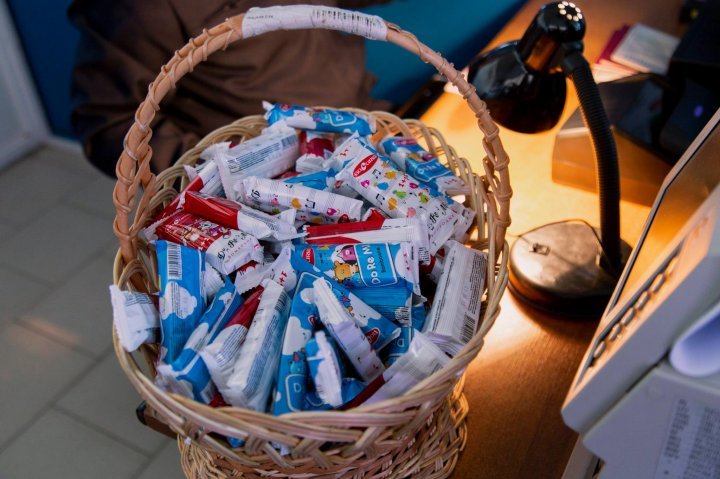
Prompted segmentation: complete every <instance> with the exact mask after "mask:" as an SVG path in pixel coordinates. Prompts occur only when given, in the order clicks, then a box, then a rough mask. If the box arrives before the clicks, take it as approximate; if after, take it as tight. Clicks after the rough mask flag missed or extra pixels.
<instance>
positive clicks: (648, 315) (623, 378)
mask: <svg viewBox="0 0 720 479" xmlns="http://www.w3.org/2000/svg"><path fill="white" fill-rule="evenodd" d="M719 184H720V110H718V112H716V113H715V115H714V116H713V117H712V119H711V120H710V121H709V122H708V124H707V125H706V127H705V128H704V129H703V131H702V132H701V133H700V135H698V137H697V138H696V140H695V141H694V142H693V143H692V145H690V147H689V148H688V150H687V151H686V152H685V154H684V155H683V156H682V158H681V159H680V160H679V161H678V163H677V164H676V165H675V167H674V168H673V169H672V170H671V171H670V173H669V174H668V176H667V177H666V179H665V182H664V183H663V185H662V187H661V189H660V192H659V193H658V196H657V198H656V200H655V203H654V204H653V207H652V209H651V211H650V214H649V216H648V219H647V222H646V224H645V227H644V230H643V233H642V235H641V237H640V240H639V241H638V243H637V245H636V246H635V248H634V250H633V252H632V254H631V256H630V259H629V260H628V262H627V265H626V267H625V269H624V271H623V274H622V276H621V278H620V281H619V282H618V285H617V287H616V289H615V292H614V293H613V295H612V297H611V299H610V303H609V304H608V307H607V309H606V310H605V313H604V314H603V317H602V319H601V321H600V325H599V327H598V330H597V332H596V334H595V337H594V338H593V340H592V342H591V344H590V347H589V349H588V351H587V353H586V355H585V357H584V359H583V362H582V363H581V366H580V369H579V370H578V372H577V374H576V377H575V379H574V381H573V383H572V385H571V388H570V391H569V393H568V396H567V398H566V400H565V404H564V405H563V409H562V415H563V418H564V420H565V422H566V423H567V424H568V425H569V426H570V427H571V428H573V429H575V430H576V431H578V432H581V433H582V432H586V431H587V430H588V429H589V428H590V427H591V426H592V425H593V424H594V422H595V421H597V420H598V418H600V417H601V416H602V415H603V414H604V413H605V412H606V411H607V410H608V409H609V408H610V407H611V406H612V405H613V404H614V403H616V402H617V401H618V399H619V398H620V397H622V395H623V394H624V393H625V392H626V391H627V390H628V389H629V388H631V387H632V385H633V384H634V383H635V382H637V381H638V380H639V379H640V378H641V377H642V375H643V374H644V373H646V372H647V371H648V370H649V369H650V368H651V367H653V366H654V365H655V364H656V363H657V362H658V361H659V360H660V359H661V358H662V357H663V356H664V355H665V354H666V353H667V351H668V349H669V347H670V346H671V344H672V342H673V340H674V339H675V338H676V337H677V336H678V334H680V332H682V331H683V329H685V328H686V327H687V326H689V324H690V323H692V321H693V320H694V319H697V318H698V317H699V316H700V314H702V312H703V311H705V310H706V309H708V308H709V307H710V305H712V304H713V303H715V302H716V301H717V300H718V299H720V286H719V285H720V187H718V185H719Z"/></svg>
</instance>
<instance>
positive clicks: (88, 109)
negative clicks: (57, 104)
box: [68, 0, 387, 175]
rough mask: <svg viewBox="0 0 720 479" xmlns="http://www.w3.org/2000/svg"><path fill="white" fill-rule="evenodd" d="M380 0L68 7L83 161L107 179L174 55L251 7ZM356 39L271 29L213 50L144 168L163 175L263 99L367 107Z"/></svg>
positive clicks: (100, 0) (105, 2) (174, 97)
mask: <svg viewBox="0 0 720 479" xmlns="http://www.w3.org/2000/svg"><path fill="white" fill-rule="evenodd" d="M382 1H387V0H375V1H373V0H365V1H362V0H345V1H343V0H327V1H320V0H316V1H312V0H298V1H284V2H278V1H277V0H259V1H258V0H255V1H252V0H246V1H243V0H237V1H230V0H76V1H75V2H74V3H73V4H72V6H71V7H70V9H69V12H68V14H69V17H70V20H71V21H72V22H73V23H74V24H75V25H76V26H77V28H78V29H79V30H80V32H81V40H80V45H79V48H78V53H77V59H76V65H75V70H74V73H73V92H72V95H73V106H74V108H73V115H72V122H73V126H74V128H75V130H76V132H77V133H78V135H79V136H80V138H81V140H82V143H83V147H84V151H85V155H86V156H87V157H88V158H89V159H90V161H91V162H92V163H93V164H94V165H95V166H97V167H98V168H100V169H101V170H102V171H104V172H105V173H107V174H109V175H114V174H115V163H116V161H117V159H118V157H119V156H120V153H121V151H122V141H123V138H124V136H125V134H126V133H127V131H128V129H129V128H130V125H131V124H132V121H133V116H134V113H135V110H136V109H137V107H138V105H139V104H140V102H141V101H142V100H143V99H144V98H145V95H146V93H147V87H148V84H149V83H150V82H151V81H152V80H154V79H155V77H156V76H157V73H158V72H159V71H160V67H161V66H162V65H163V64H164V63H166V62H167V61H168V60H169V59H170V58H171V57H172V55H173V53H174V52H175V50H178V49H180V48H181V47H182V46H183V45H185V43H187V41H188V40H189V39H190V38H192V37H195V36H197V35H198V34H200V33H201V32H202V29H203V28H210V27H212V26H214V25H216V24H218V23H220V22H222V21H223V20H224V19H225V18H227V17H230V16H233V15H237V14H239V13H243V12H245V11H247V10H248V9H249V8H251V7H253V6H271V5H276V4H278V3H283V4H286V3H288V4H289V3H317V4H324V5H331V6H340V7H345V6H348V5H349V6H352V7H360V6H364V5H369V4H373V3H381V2H382ZM364 65H365V50H364V43H363V39H362V38H360V37H357V36H354V35H346V34H343V33H339V32H335V31H329V30H298V31H289V32H271V33H267V34H264V35H261V36H259V37H254V38H250V39H247V40H240V41H238V42H235V43H234V44H231V45H230V46H229V47H228V49H227V51H225V52H222V51H220V52H217V53H215V54H214V55H212V56H210V57H209V58H208V60H207V61H206V62H204V63H202V64H200V65H198V66H197V67H196V68H195V70H194V71H193V72H192V73H190V74H188V75H187V76H186V77H184V78H183V79H181V80H180V81H179V82H178V88H177V89H176V90H175V92H173V93H172V94H170V95H169V97H168V98H166V99H165V100H164V101H163V102H162V103H161V108H160V111H159V112H158V115H157V116H156V119H155V122H154V123H153V136H152V140H151V143H150V144H151V146H152V148H153V157H152V161H151V163H152V166H153V169H154V170H156V171H161V170H163V169H164V168H167V167H168V166H169V165H170V164H172V163H173V162H174V161H175V160H177V158H179V156H180V155H181V154H182V152H183V151H185V150H187V149H188V148H190V147H191V146H193V145H194V144H195V143H196V142H197V141H198V140H199V139H200V138H201V137H202V136H204V135H205V134H207V133H208V132H210V131H212V130H214V129H215V128H218V127H220V126H222V125H226V124H228V123H230V122H232V121H234V120H236V119H238V118H240V117H243V116H246V115H251V114H256V113H260V112H262V106H261V102H262V100H268V101H271V102H286V103H295V104H300V105H328V106H358V107H361V108H374V107H382V106H387V105H385V104H382V105H380V104H378V103H376V102H374V101H373V100H372V99H371V98H370V96H369V91H370V88H371V86H372V83H373V79H372V77H371V76H370V75H369V74H368V73H367V72H366V71H365V67H364Z"/></svg>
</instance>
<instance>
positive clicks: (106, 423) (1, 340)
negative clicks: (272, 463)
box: [0, 149, 183, 479]
mask: <svg viewBox="0 0 720 479" xmlns="http://www.w3.org/2000/svg"><path fill="white" fill-rule="evenodd" d="M113 184H114V181H112V180H110V179H108V178H106V177H104V176H102V174H100V173H99V172H97V171H96V170H94V169H93V168H92V167H91V166H90V165H89V164H88V163H87V162H86V161H85V160H84V159H83V158H81V157H80V156H79V155H75V154H71V153H67V152H61V151H55V150H51V149H43V150H40V151H38V152H36V153H34V154H31V155H29V156H27V157H26V158H25V159H23V160H21V161H19V162H17V163H15V164H14V165H12V166H10V167H8V168H6V169H4V170H2V171H0V479H34V478H47V477H53V478H57V479H84V478H92V479H97V478H103V479H115V478H117V479H126V478H127V479H134V478H140V479H164V478H181V477H183V474H182V471H181V469H180V464H179V458H178V453H177V446H176V444H175V442H174V441H171V440H169V439H167V438H165V437H164V436H161V435H160V434H158V433H155V432H153V431H151V430H149V429H148V428H146V427H144V426H142V425H141V424H140V423H139V422H138V421H137V419H136V418H135V408H136V406H137V405H138V403H139V402H140V398H139V397H138V395H137V393H136V392H135V390H134V389H132V387H131V386H130V383H129V382H128V381H127V379H126V378H125V376H124V375H123V373H122V371H121V370H120V368H119V367H118V365H117V363H116V360H115V356H114V353H113V351H112V340H111V327H112V313H111V310H110V299H109V294H108V289H107V288H108V285H109V284H110V283H111V274H112V273H111V271H112V270H111V266H112V258H113V256H114V254H115V250H116V248H117V246H116V245H117V243H116V240H115V237H114V236H113V234H112V219H113V217H114V215H115V213H114V207H113V204H112V188H113Z"/></svg>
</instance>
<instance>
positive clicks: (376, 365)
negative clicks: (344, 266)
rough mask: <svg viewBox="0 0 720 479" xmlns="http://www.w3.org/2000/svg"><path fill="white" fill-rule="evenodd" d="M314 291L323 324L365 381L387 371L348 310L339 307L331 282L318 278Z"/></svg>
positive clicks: (341, 306)
mask: <svg viewBox="0 0 720 479" xmlns="http://www.w3.org/2000/svg"><path fill="white" fill-rule="evenodd" d="M313 292H314V295H315V303H316V305H317V307H318V312H319V316H320V321H322V323H323V324H324V325H325V328H327V330H328V332H329V333H330V334H331V335H332V337H333V339H335V342H336V343H337V344H338V346H339V347H340V349H342V350H343V352H344V353H345V355H346V356H347V358H348V359H349V360H350V363H351V364H352V365H353V367H354V368H355V370H356V371H357V373H358V374H359V375H360V377H361V378H362V379H363V381H372V380H373V379H375V378H376V377H377V376H378V375H380V374H382V372H383V371H384V370H385V367H384V366H383V364H382V361H380V358H379V357H378V355H377V353H375V351H374V350H373V348H372V346H371V345H370V341H368V339H367V337H366V336H365V335H364V334H363V332H362V330H361V329H360V326H358V325H357V323H356V322H355V320H354V319H353V317H352V316H350V313H348V311H347V309H345V307H343V305H342V304H340V302H339V301H338V299H337V297H336V296H335V294H334V293H333V292H332V289H331V288H330V284H329V283H328V281H327V280H325V279H323V278H319V279H317V280H316V281H315V282H314V283H313Z"/></svg>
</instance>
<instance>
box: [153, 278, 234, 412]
mask: <svg viewBox="0 0 720 479" xmlns="http://www.w3.org/2000/svg"><path fill="white" fill-rule="evenodd" d="M242 303H243V298H242V296H240V295H239V294H238V293H237V291H236V290H235V286H234V285H233V284H232V283H231V282H230V281H229V280H226V282H225V286H223V287H222V288H221V289H220V291H218V293H217V294H216V295H215V299H213V302H212V303H211V304H210V307H209V308H208V309H207V311H205V313H204V314H203V316H202V318H201V319H200V324H199V325H198V326H197V328H195V330H194V331H193V333H192V334H191V335H190V338H188V340H187V342H186V343H185V346H184V348H183V350H182V352H181V353H180V355H179V356H178V357H177V359H176V360H175V361H173V362H172V363H170V364H167V363H161V364H159V365H158V366H157V372H158V375H157V377H156V382H157V384H158V385H160V386H161V387H163V388H164V389H166V390H168V391H172V392H175V393H178V394H182V395H183V396H186V397H189V398H192V399H195V400H196V401H200V402H202V403H205V404H207V403H209V402H210V400H211V399H212V398H213V395H214V393H215V386H214V385H213V383H212V381H211V380H210V372H209V371H208V369H207V367H206V366H205V363H204V362H203V360H202V359H201V358H200V354H199V352H200V350H201V349H202V348H204V347H205V346H206V345H207V344H208V343H210V342H211V341H212V340H213V339H215V337H216V336H217V335H218V333H219V332H220V330H221V329H222V328H224V327H225V324H227V322H228V321H230V318H232V316H233V314H234V313H235V311H236V310H237V309H238V308H239V307H240V305H241V304H242Z"/></svg>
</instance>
